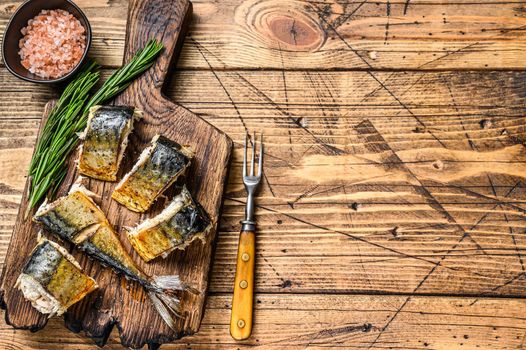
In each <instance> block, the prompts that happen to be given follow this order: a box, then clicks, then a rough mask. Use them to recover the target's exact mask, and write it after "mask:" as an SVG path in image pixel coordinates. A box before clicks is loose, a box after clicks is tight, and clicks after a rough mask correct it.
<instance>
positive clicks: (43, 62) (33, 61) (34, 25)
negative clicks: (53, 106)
mask: <svg viewBox="0 0 526 350" xmlns="http://www.w3.org/2000/svg"><path fill="white" fill-rule="evenodd" d="M85 31H86V30H85V29H84V27H83V26H82V24H81V23H80V21H79V20H78V19H77V18H75V16H73V15H72V14H71V13H69V12H67V11H64V10H42V11H41V12H40V13H39V14H38V15H37V16H35V17H34V18H33V19H30V20H29V21H28V22H27V26H26V27H24V28H22V30H21V32H22V35H24V37H23V38H22V39H20V42H19V47H20V51H19V52H18V54H19V55H20V58H21V63H22V65H23V66H24V67H25V68H26V69H27V70H29V71H30V72H31V73H33V74H36V75H38V76H40V77H42V78H51V79H56V78H60V77H62V76H64V75H66V74H67V73H69V72H71V70H72V69H73V68H75V67H76V66H77V64H78V63H79V62H80V59H81V58H82V55H83V54H84V50H85V49H86V35H85Z"/></svg>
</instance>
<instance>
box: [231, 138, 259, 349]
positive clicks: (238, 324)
mask: <svg viewBox="0 0 526 350" xmlns="http://www.w3.org/2000/svg"><path fill="white" fill-rule="evenodd" d="M247 143H248V134H245V150H244V156H243V184H244V185H245V189H246V190H247V194H248V195H247V204H246V207H245V220H243V221H241V233H240V234H239V245H238V248H237V265H236V277H235V282H234V296H233V298H232V313H231V316H230V334H231V335H232V338H234V339H236V340H243V339H247V338H248V337H250V333H251V332H252V307H253V299H254V260H255V252H256V244H255V243H256V222H255V221H254V194H255V192H256V190H257V188H258V185H259V183H260V181H261V174H262V172H263V134H261V136H260V140H259V157H258V158H259V159H258V172H257V175H254V172H255V169H254V165H255V159H256V133H255V132H254V137H253V139H252V160H251V162H250V174H249V175H247Z"/></svg>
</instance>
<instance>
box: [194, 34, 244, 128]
mask: <svg viewBox="0 0 526 350" xmlns="http://www.w3.org/2000/svg"><path fill="white" fill-rule="evenodd" d="M188 38H189V39H190V40H191V41H192V42H193V43H194V45H195V47H196V48H197V50H199V53H200V54H201V56H202V57H203V59H204V60H205V61H206V64H207V65H208V67H209V68H210V71H211V72H212V74H213V75H214V77H215V78H216V80H217V82H218V83H219V85H220V86H221V89H223V91H224V92H225V94H226V95H227V97H228V99H229V100H230V102H231V103H232V106H233V107H234V110H235V111H236V114H237V116H238V118H239V121H240V122H241V124H242V125H243V128H244V129H245V132H246V133H247V134H250V132H249V130H248V127H247V124H246V123H245V120H244V119H243V117H242V116H241V112H239V108H237V105H236V103H235V102H234V100H233V99H232V96H231V95H230V92H228V90H227V89H226V87H225V85H224V84H223V82H222V81H221V79H220V78H219V76H218V75H217V72H216V71H215V70H214V68H213V67H212V65H211V64H210V62H209V61H208V59H207V58H206V56H205V55H204V54H203V52H202V51H201V48H200V46H199V44H198V42H197V41H195V40H194V38H193V37H191V36H188Z"/></svg>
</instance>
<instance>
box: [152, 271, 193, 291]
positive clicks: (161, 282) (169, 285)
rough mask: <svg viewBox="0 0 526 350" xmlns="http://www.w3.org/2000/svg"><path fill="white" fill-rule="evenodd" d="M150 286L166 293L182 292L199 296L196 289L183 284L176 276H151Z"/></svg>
mask: <svg viewBox="0 0 526 350" xmlns="http://www.w3.org/2000/svg"><path fill="white" fill-rule="evenodd" d="M152 284H153V286H154V287H156V288H158V289H161V290H163V291H167V292H170V291H175V290H183V291H187V292H190V293H193V294H199V291H198V290H197V289H195V288H193V287H192V286H190V285H188V284H186V283H183V282H182V281H181V279H180V278H179V276H178V275H165V276H153V277H152Z"/></svg>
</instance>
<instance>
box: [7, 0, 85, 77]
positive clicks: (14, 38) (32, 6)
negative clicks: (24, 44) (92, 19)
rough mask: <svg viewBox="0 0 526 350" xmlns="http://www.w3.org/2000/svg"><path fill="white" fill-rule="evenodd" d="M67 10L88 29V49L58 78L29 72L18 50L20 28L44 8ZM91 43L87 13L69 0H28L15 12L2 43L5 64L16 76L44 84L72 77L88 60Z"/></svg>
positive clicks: (20, 37) (20, 35) (20, 34)
mask: <svg viewBox="0 0 526 350" xmlns="http://www.w3.org/2000/svg"><path fill="white" fill-rule="evenodd" d="M56 9H61V10H66V11H68V12H69V13H71V14H72V15H73V16H75V17H76V18H77V19H78V20H79V21H80V23H81V24H82V26H83V27H84V29H86V49H85V50H84V54H83V55H82V58H81V59H80V61H79V63H78V64H77V66H76V67H75V68H73V70H72V71H71V72H69V73H68V74H66V75H64V76H62V77H60V78H56V79H47V78H42V77H39V76H37V75H35V74H33V73H31V72H29V71H28V70H27V69H26V68H24V66H22V64H21V63H20V56H19V55H18V51H19V50H20V49H19V47H18V43H19V41H20V39H22V33H21V32H20V30H21V29H22V28H24V27H25V26H27V21H29V20H30V19H32V18H33V17H35V16H36V15H38V14H39V13H40V11H42V10H56ZM90 45H91V26H90V24H89V22H88V19H87V17H86V15H85V14H84V13H83V12H82V11H81V9H80V8H79V7H78V6H77V5H75V4H74V3H73V2H72V1H69V0H45V1H43V0H28V1H26V2H24V3H23V4H22V5H21V6H20V7H19V8H18V9H17V10H16V12H15V13H14V14H13V16H12V17H11V19H10V20H9V23H8V24H7V27H6V28H5V32H4V40H3V43H2V56H3V59H4V64H5V66H6V68H7V69H8V70H9V71H10V72H11V73H13V74H14V75H15V76H17V77H19V78H20V79H24V80H27V81H30V82H33V83H44V84H53V83H60V82H64V81H66V80H68V79H69V78H71V77H72V76H73V75H74V74H75V72H76V71H77V70H78V69H79V68H80V66H82V63H83V62H84V61H85V60H86V58H87V54H88V51H89V48H90Z"/></svg>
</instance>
